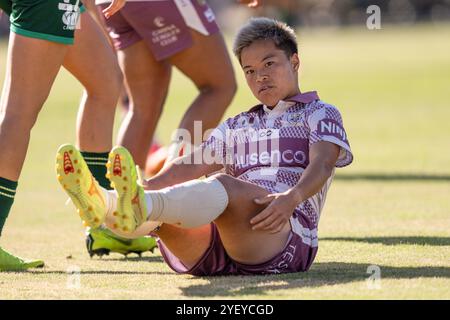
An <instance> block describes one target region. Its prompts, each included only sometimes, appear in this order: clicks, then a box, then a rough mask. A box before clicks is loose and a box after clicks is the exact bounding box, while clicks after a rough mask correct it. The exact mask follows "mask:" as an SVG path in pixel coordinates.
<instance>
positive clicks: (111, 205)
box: [100, 187, 117, 216]
mask: <svg viewBox="0 0 450 320" xmlns="http://www.w3.org/2000/svg"><path fill="white" fill-rule="evenodd" d="M100 189H101V190H102V192H103V196H104V197H105V203H106V216H108V215H111V214H112V213H113V212H114V211H116V210H117V192H116V191H115V190H106V189H104V188H102V187H100Z"/></svg>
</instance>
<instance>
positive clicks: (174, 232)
mask: <svg viewBox="0 0 450 320" xmlns="http://www.w3.org/2000/svg"><path fill="white" fill-rule="evenodd" d="M157 235H158V237H159V238H160V240H161V242H162V244H163V248H161V249H162V250H163V251H165V249H168V250H169V251H170V253H171V254H173V255H174V256H175V257H177V258H178V259H179V260H181V261H182V262H183V265H184V266H186V267H187V268H188V269H190V268H192V267H193V266H195V265H196V264H197V263H198V261H199V260H200V259H201V258H202V257H203V255H204V254H205V252H206V251H207V250H208V249H209V247H210V245H211V238H212V232H211V226H210V225H209V224H208V225H204V226H200V227H197V228H191V229H183V228H179V227H176V226H173V225H169V224H163V225H162V226H161V229H160V230H159V231H157Z"/></svg>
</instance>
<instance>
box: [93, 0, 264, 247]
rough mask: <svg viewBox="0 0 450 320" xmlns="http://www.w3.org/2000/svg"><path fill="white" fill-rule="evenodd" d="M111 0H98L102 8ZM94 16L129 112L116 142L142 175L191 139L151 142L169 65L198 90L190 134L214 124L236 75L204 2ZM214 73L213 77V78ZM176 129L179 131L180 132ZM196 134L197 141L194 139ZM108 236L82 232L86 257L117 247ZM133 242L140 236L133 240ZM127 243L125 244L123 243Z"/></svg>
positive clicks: (131, 6) (129, 6) (139, 4)
mask: <svg viewBox="0 0 450 320" xmlns="http://www.w3.org/2000/svg"><path fill="white" fill-rule="evenodd" d="M238 2H241V3H245V4H248V5H249V6H251V7H255V6H257V5H258V4H259V1H238ZM109 3H110V1H109V0H96V4H97V5H99V7H100V8H101V9H102V10H104V9H105V8H106V7H107V6H108V5H109ZM97 17H98V18H99V21H100V22H101V23H102V24H103V26H104V28H105V29H107V31H108V33H109V36H110V38H111V40H112V42H113V45H114V47H115V49H116V50H117V58H118V61H119V65H120V67H121V69H122V71H123V74H124V77H125V87H126V96H127V98H128V99H126V100H127V101H126V102H127V103H128V107H127V113H126V116H125V119H124V121H123V122H122V125H121V127H120V131H119V136H118V141H117V144H118V145H123V146H125V147H126V148H127V149H128V150H130V152H131V153H132V155H133V157H134V159H135V161H136V164H137V165H139V167H140V168H142V169H144V172H145V173H147V175H150V176H151V175H154V174H156V173H157V172H158V171H159V170H160V169H161V167H162V165H163V164H164V162H169V161H170V160H173V159H174V158H176V157H178V156H179V155H180V154H182V153H183V152H185V153H186V152H187V153H189V152H190V151H191V150H192V146H193V143H194V142H193V141H186V140H181V141H180V140H179V139H177V137H179V136H180V135H179V134H177V133H175V134H174V135H173V137H174V140H173V141H172V143H171V145H170V146H169V147H168V148H167V149H166V148H161V145H158V143H157V142H154V143H153V145H152V141H154V134H155V130H156V127H157V124H158V121H159V118H160V116H161V113H162V109H163V106H164V102H165V100H166V97H167V93H168V90H169V84H170V80H171V73H172V68H173V67H176V68H177V69H179V70H180V71H181V72H182V73H183V74H184V75H186V76H187V77H188V78H189V79H190V80H192V82H193V83H194V84H195V86H196V87H197V88H198V95H197V97H196V98H195V99H194V101H193V102H192V103H191V104H190V106H189V107H188V109H187V111H186V113H185V114H184V116H183V119H182V120H181V123H180V124H179V126H178V128H179V129H182V130H183V129H184V130H187V131H189V133H190V136H191V137H194V121H201V124H202V132H201V133H202V136H203V133H204V132H205V131H206V130H208V129H211V128H214V127H216V126H217V124H218V123H219V121H220V120H221V118H222V116H223V115H224V113H225V111H226V108H227V107H228V106H229V104H230V103H231V101H232V99H233V96H234V94H235V92H236V80H235V75H234V71H233V66H232V63H231V59H230V57H229V54H228V51H227V48H226V45H225V41H224V39H223V36H222V34H221V33H220V30H219V28H218V26H217V23H216V21H215V16H214V13H213V12H212V10H211V8H210V7H209V6H208V5H207V3H206V1H197V0H194V1H178V0H163V1H151V0H141V1H130V2H128V3H126V4H125V6H124V7H123V8H122V9H121V10H120V11H119V12H118V13H117V14H116V15H114V16H112V17H110V18H109V19H103V17H102V16H101V15H98V14H97ZM217 75H219V76H217ZM178 132H179V131H178ZM201 142H202V140H201V139H200V140H199V141H198V143H199V144H200V143H201ZM105 238H108V239H109V240H111V241H114V239H116V240H117V242H119V241H125V239H121V238H119V237H114V235H112V234H111V233H110V232H109V231H108V230H107V229H97V230H91V229H89V228H88V230H87V240H86V241H87V243H88V251H89V254H90V255H91V256H93V255H103V254H104V253H105V252H106V253H109V252H111V251H113V252H121V251H117V250H116V246H108V245H107V244H106V243H105V245H102V244H101V242H103V241H104V239H105ZM135 241H139V238H138V239H135ZM123 249H126V246H125V248H123Z"/></svg>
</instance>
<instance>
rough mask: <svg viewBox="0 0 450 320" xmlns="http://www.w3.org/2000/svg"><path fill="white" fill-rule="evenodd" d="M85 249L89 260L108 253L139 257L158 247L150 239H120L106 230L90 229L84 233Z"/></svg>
mask: <svg viewBox="0 0 450 320" xmlns="http://www.w3.org/2000/svg"><path fill="white" fill-rule="evenodd" d="M86 235H87V237H86V247H87V250H88V252H89V255H90V256H91V258H92V257H93V256H94V255H97V256H100V257H102V256H103V255H109V253H110V252H115V253H120V254H123V255H125V256H127V255H128V254H130V253H136V254H137V255H139V256H141V255H142V253H144V252H146V251H151V252H152V253H153V251H154V250H155V248H156V247H157V246H158V245H157V244H156V239H155V238H152V237H139V238H136V239H125V238H121V237H119V236H117V235H115V234H114V233H112V232H111V231H109V230H108V229H101V228H100V229H90V230H89V231H87V233H86Z"/></svg>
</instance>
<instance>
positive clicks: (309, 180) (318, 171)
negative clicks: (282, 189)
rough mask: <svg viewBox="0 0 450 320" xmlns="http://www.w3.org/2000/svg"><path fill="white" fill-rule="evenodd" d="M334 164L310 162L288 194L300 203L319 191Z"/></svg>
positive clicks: (330, 173)
mask: <svg viewBox="0 0 450 320" xmlns="http://www.w3.org/2000/svg"><path fill="white" fill-rule="evenodd" d="M333 169H334V166H333V165H331V164H327V163H321V162H317V163H312V164H310V165H309V166H308V167H307V168H306V170H305V171H304V172H303V174H302V177H301V178H300V180H299V182H298V183H297V185H296V186H295V187H293V188H292V189H291V190H290V191H289V194H291V195H292V197H293V198H294V199H295V202H296V203H298V204H300V203H302V202H303V201H305V200H307V199H308V198H310V197H311V196H313V195H315V194H316V193H317V192H319V191H320V190H321V189H322V187H323V185H324V184H325V183H326V182H327V180H328V178H329V177H330V176H331V175H332V173H333Z"/></svg>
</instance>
